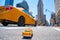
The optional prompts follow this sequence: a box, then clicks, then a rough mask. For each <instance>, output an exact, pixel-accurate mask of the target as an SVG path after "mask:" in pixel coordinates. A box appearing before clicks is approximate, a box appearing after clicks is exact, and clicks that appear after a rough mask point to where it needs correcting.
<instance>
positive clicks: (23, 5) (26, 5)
mask: <svg viewBox="0 0 60 40" xmlns="http://www.w3.org/2000/svg"><path fill="white" fill-rule="evenodd" d="M16 7H22V8H24V9H25V10H27V11H29V6H28V3H27V2H26V1H25V0H23V1H22V2H21V3H18V4H17V5H16Z"/></svg>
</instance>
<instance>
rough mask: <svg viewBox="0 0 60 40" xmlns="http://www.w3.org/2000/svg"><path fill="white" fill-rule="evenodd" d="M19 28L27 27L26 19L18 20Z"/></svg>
mask: <svg viewBox="0 0 60 40" xmlns="http://www.w3.org/2000/svg"><path fill="white" fill-rule="evenodd" d="M18 26H25V18H24V17H23V16H21V17H20V18H19V19H18Z"/></svg>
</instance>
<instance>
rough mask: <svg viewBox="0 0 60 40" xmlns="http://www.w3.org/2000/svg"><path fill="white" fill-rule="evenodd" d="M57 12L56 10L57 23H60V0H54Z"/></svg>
mask: <svg viewBox="0 0 60 40" xmlns="http://www.w3.org/2000/svg"><path fill="white" fill-rule="evenodd" d="M54 3H55V12H56V23H57V25H58V24H60V0H54Z"/></svg>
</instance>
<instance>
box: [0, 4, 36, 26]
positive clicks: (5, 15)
mask: <svg viewBox="0 0 60 40" xmlns="http://www.w3.org/2000/svg"><path fill="white" fill-rule="evenodd" d="M0 23H1V24H3V25H4V26H7V25H8V24H17V25H18V26H25V25H36V20H35V19H34V18H33V17H32V16H31V15H29V14H28V13H26V12H25V11H24V8H17V7H13V6H10V5H7V6H0Z"/></svg>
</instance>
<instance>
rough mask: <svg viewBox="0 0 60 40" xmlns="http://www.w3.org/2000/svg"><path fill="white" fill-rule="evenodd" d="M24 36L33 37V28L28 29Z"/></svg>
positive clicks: (23, 33)
mask: <svg viewBox="0 0 60 40" xmlns="http://www.w3.org/2000/svg"><path fill="white" fill-rule="evenodd" d="M22 36H23V37H32V36H33V31H32V29H31V28H26V29H25V30H24V31H23V32H22Z"/></svg>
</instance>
